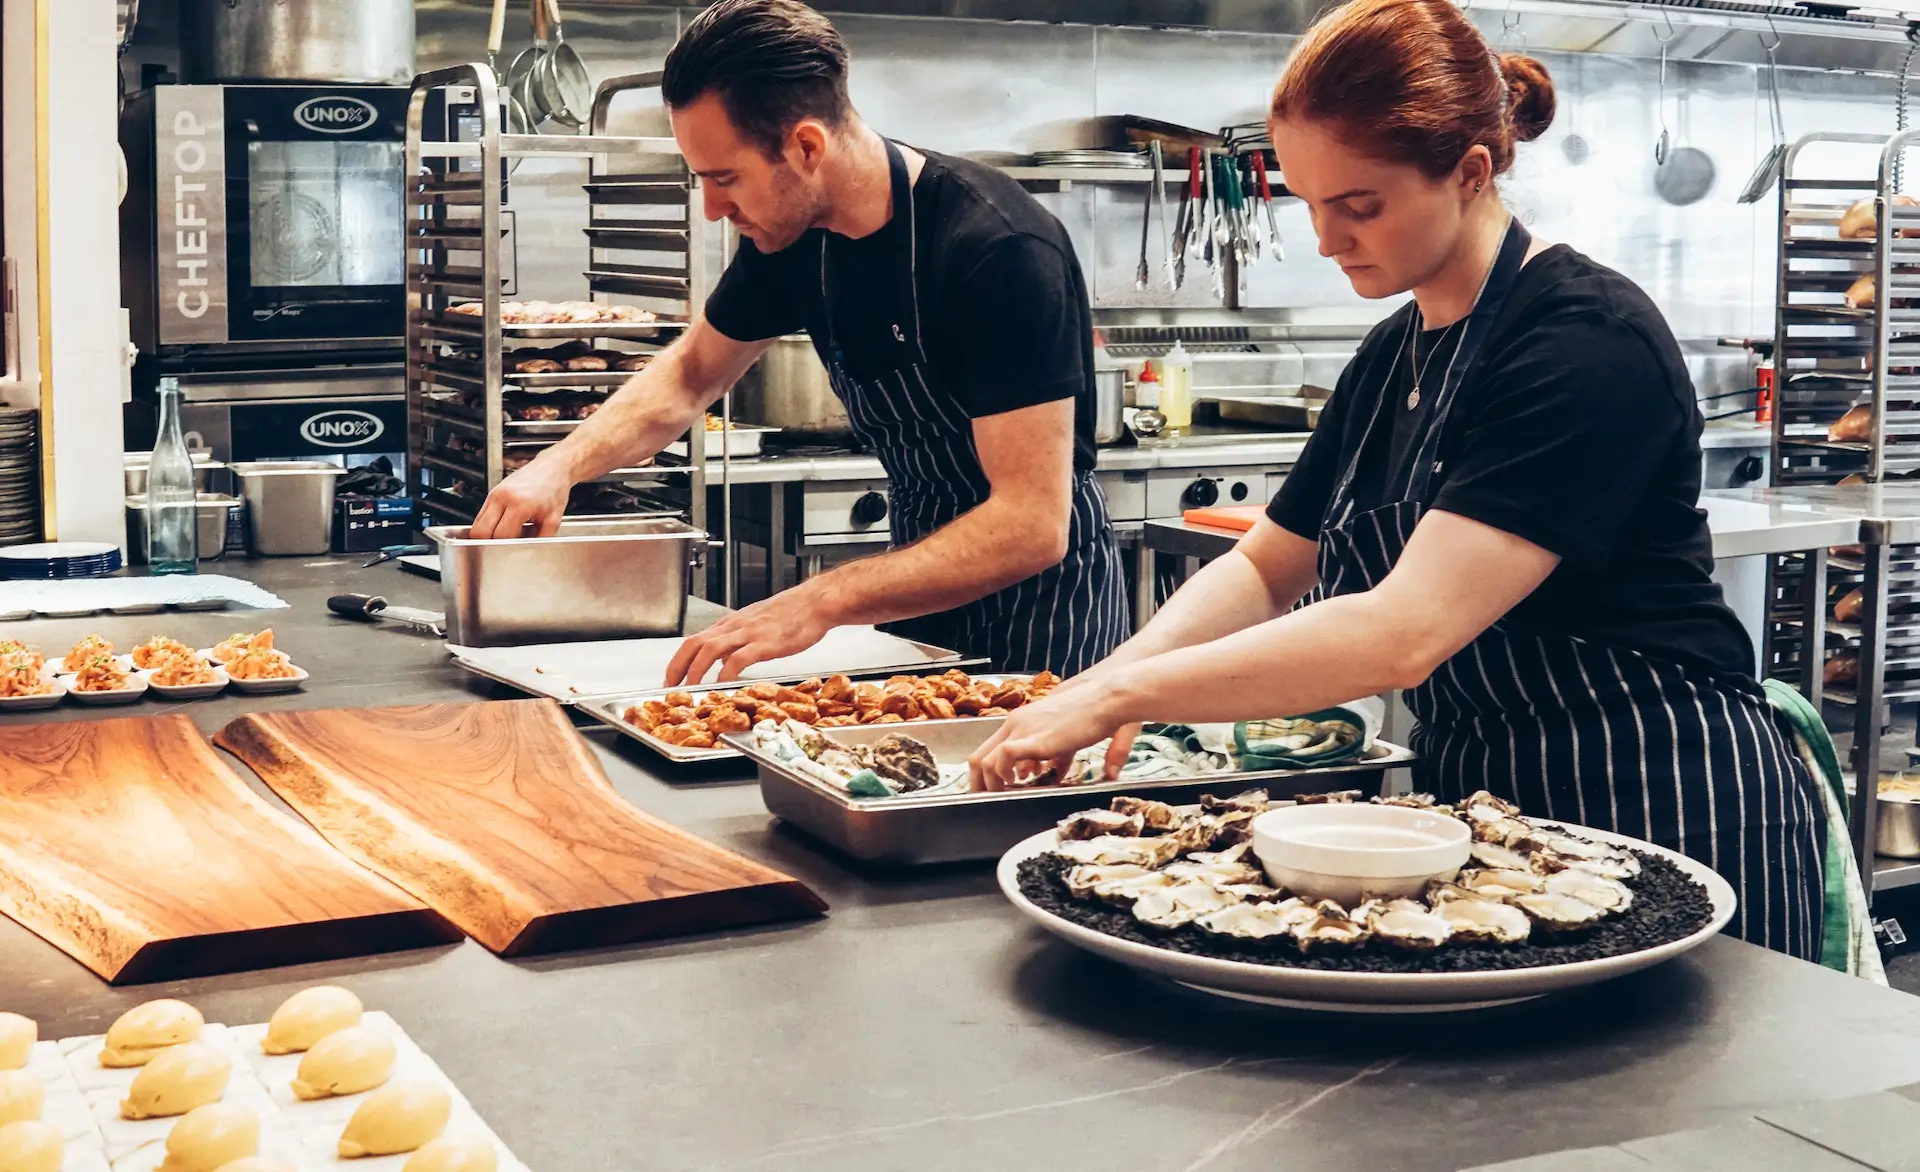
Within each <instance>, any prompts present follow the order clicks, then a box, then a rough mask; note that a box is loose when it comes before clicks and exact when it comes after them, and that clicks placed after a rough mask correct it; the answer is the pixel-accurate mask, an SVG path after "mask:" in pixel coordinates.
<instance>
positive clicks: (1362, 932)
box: [1293, 899, 1373, 956]
mask: <svg viewBox="0 0 1920 1172" xmlns="http://www.w3.org/2000/svg"><path fill="white" fill-rule="evenodd" d="M1313 912H1314V916H1313V918H1312V919H1310V920H1304V921H1302V922H1301V923H1299V924H1296V925H1295V926H1294V929H1293V942H1294V943H1295V944H1297V945H1299V947H1300V951H1301V952H1304V953H1306V954H1307V955H1309V956H1316V955H1319V954H1321V953H1327V952H1347V951H1349V950H1351V949H1355V948H1358V947H1360V946H1361V945H1362V944H1365V943H1366V942H1367V940H1368V938H1369V937H1370V936H1372V935H1373V932H1372V930H1371V929H1369V928H1368V927H1367V926H1366V925H1365V924H1363V923H1361V922H1359V921H1357V920H1355V919H1353V918H1352V917H1351V916H1349V915H1347V913H1346V909H1344V908H1342V907H1341V906H1340V905H1339V904H1337V903H1335V902H1333V901H1332V900H1330V899H1323V900H1321V901H1320V902H1319V903H1317V904H1315V905H1313Z"/></svg>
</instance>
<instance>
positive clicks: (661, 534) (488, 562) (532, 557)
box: [427, 517, 707, 647]
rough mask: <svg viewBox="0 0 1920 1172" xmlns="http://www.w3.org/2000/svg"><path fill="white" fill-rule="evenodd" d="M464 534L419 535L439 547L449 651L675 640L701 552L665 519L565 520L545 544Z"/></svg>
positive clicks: (699, 543) (444, 530)
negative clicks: (599, 641)
mask: <svg viewBox="0 0 1920 1172" xmlns="http://www.w3.org/2000/svg"><path fill="white" fill-rule="evenodd" d="M468 532H469V530H468V527H467V526H464V525H461V526H449V527H441V528H434V529H429V530H427V537H428V538H429V539H431V540H432V541H434V542H436V543H437V544H438V545H439V546H440V591H441V594H442V595H443V597H444V599H445V609H446V612H447V642H449V643H452V644H454V645H456V646H463V647H505V646H512V645H515V644H520V643H564V642H572V641H575V640H584V639H632V638H648V637H654V636H667V635H678V634H679V633H680V628H681V625H682V624H683V623H684V621H685V620H686V613H687V577H688V574H689V572H690V571H691V570H692V568H693V566H694V565H695V563H696V560H697V559H698V558H700V557H701V556H703V555H704V553H705V550H706V545H707V535H706V534H705V533H704V532H702V531H701V530H699V529H696V528H694V527H693V526H691V525H688V524H686V523H685V522H683V521H679V520H676V519H674V518H671V517H631V518H629V517H615V518H609V519H606V520H595V521H567V522H564V523H563V524H562V525H561V526H560V532H559V533H558V534H557V535H555V536H553V537H518V538H507V539H503V540H495V541H479V540H475V539H473V538H471V537H469V536H468Z"/></svg>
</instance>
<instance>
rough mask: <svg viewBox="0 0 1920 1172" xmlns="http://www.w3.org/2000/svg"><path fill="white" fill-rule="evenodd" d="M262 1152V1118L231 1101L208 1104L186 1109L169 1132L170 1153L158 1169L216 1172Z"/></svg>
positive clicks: (173, 1171) (170, 1171) (168, 1149)
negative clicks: (236, 1161) (185, 1112)
mask: <svg viewBox="0 0 1920 1172" xmlns="http://www.w3.org/2000/svg"><path fill="white" fill-rule="evenodd" d="M259 1151H260V1117H259V1116H258V1115H255V1114H254V1113H253V1112H251V1111H249V1110H247V1109H246V1108H245V1107H236V1106H234V1105H233V1104H231V1103H209V1104H207V1105H206V1106H204V1107H196V1108H194V1109H193V1110H191V1111H189V1112H187V1114H186V1116H185V1118H183V1119H181V1120H180V1122H178V1123H176V1124H174V1125H173V1130H171V1131H169V1132H167V1156H166V1159H164V1160H162V1161H161V1162H160V1168H159V1172H217V1170H218V1169H220V1168H224V1167H226V1166H227V1165H229V1164H231V1163H233V1162H234V1161H235V1160H241V1159H245V1158H246V1157H248V1156H252V1155H257V1154H259Z"/></svg>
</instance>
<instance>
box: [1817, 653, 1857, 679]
mask: <svg viewBox="0 0 1920 1172" xmlns="http://www.w3.org/2000/svg"><path fill="white" fill-rule="evenodd" d="M1820 678H1821V680H1822V681H1823V682H1824V683H1825V684H1826V685H1827V687H1829V688H1851V687H1853V686H1854V685H1855V684H1858V683H1859V682H1860V653H1859V652H1857V651H1842V652H1839V653H1838V654H1836V655H1834V656H1833V657H1832V658H1831V659H1828V660H1827V664H1826V667H1825V668H1823V669H1822V670H1821V672H1820Z"/></svg>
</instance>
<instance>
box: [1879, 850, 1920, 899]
mask: <svg viewBox="0 0 1920 1172" xmlns="http://www.w3.org/2000/svg"><path fill="white" fill-rule="evenodd" d="M1916 883H1920V861H1916V860H1914V859H1894V858H1888V857H1887V856H1886V855H1875V856H1873V889H1874V890H1875V891H1891V890H1893V889H1895V888H1900V887H1912V886H1913V885H1915V884H1916Z"/></svg>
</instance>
